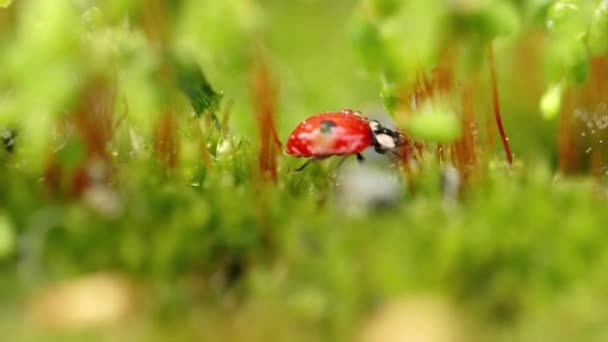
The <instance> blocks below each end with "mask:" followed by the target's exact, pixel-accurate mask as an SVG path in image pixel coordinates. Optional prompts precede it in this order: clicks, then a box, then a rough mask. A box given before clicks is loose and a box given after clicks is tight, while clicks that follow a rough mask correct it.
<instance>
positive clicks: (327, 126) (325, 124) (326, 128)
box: [319, 120, 338, 134]
mask: <svg viewBox="0 0 608 342" xmlns="http://www.w3.org/2000/svg"><path fill="white" fill-rule="evenodd" d="M336 126H338V125H337V124H336V123H335V122H333V121H331V120H323V121H321V124H320V125H319V130H320V131H321V133H323V134H327V133H331V131H332V130H333V128H334V127H336Z"/></svg>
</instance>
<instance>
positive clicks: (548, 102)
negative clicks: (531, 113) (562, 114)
mask: <svg viewBox="0 0 608 342" xmlns="http://www.w3.org/2000/svg"><path fill="white" fill-rule="evenodd" d="M562 92H563V86H562V84H561V83H558V84H555V85H553V86H551V87H549V89H547V91H545V93H544V94H543V97H542V98H541V100H540V112H541V114H542V116H543V118H545V119H547V120H549V119H553V118H555V117H556V116H557V113H559V109H560V108H561V103H562Z"/></svg>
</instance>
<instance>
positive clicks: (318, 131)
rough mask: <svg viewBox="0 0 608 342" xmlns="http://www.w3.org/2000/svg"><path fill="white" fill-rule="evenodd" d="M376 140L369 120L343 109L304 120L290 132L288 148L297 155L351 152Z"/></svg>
mask: <svg viewBox="0 0 608 342" xmlns="http://www.w3.org/2000/svg"><path fill="white" fill-rule="evenodd" d="M373 141H374V137H373V133H372V131H371V130H370V122H369V120H368V119H367V118H365V117H362V116H360V115H358V114H357V113H356V112H353V111H352V110H350V109H344V110H341V111H339V112H326V113H321V114H317V115H314V116H312V117H310V118H308V119H306V120H304V121H302V122H301V123H300V124H299V125H298V126H297V127H296V128H295V129H294V130H293V132H292V133H291V134H290V135H289V138H288V140H287V145H286V147H285V152H286V153H288V154H290V155H292V156H294V157H316V158H322V157H329V156H333V155H351V154H358V153H360V152H362V151H363V150H365V149H366V148H368V147H369V146H371V145H372V144H373Z"/></svg>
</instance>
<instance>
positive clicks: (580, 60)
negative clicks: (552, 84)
mask: <svg viewBox="0 0 608 342" xmlns="http://www.w3.org/2000/svg"><path fill="white" fill-rule="evenodd" d="M566 51H567V53H566V55H565V61H564V62H565V64H566V68H567V69H568V70H569V73H570V77H571V78H572V79H573V80H574V82H576V83H578V84H582V83H584V82H585V81H587V79H588V78H589V72H590V70H589V69H590V65H589V56H588V53H587V48H586V46H585V44H584V42H583V41H582V40H580V39H577V40H575V41H573V42H572V44H571V45H570V46H569V47H568V49H567V50H566Z"/></svg>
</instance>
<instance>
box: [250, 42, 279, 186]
mask: <svg viewBox="0 0 608 342" xmlns="http://www.w3.org/2000/svg"><path fill="white" fill-rule="evenodd" d="M253 94H254V104H255V110H256V121H257V124H258V128H259V131H260V146H259V148H260V150H259V154H258V158H259V164H258V166H259V171H260V173H261V174H262V177H263V178H264V179H266V180H271V181H273V182H275V183H276V181H277V160H276V158H277V155H278V152H279V151H280V150H281V142H280V140H279V137H278V134H277V131H276V128H275V123H274V112H275V108H274V90H273V87H272V84H271V80H270V75H269V71H268V67H267V65H266V63H265V62H264V60H263V57H262V54H261V53H258V54H257V61H256V64H255V66H254V80H253Z"/></svg>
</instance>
